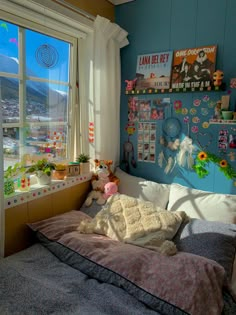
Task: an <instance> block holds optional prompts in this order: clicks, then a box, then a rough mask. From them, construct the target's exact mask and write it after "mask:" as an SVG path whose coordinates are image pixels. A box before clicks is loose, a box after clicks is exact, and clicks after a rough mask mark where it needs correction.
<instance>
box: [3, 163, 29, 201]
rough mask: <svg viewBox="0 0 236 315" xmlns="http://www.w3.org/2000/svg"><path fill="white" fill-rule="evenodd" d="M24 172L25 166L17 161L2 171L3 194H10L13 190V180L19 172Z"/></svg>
mask: <svg viewBox="0 0 236 315" xmlns="http://www.w3.org/2000/svg"><path fill="white" fill-rule="evenodd" d="M24 172H25V167H24V166H22V165H21V163H19V162H17V163H15V164H14V165H13V166H12V165H10V166H8V168H7V169H6V171H4V195H11V194H13V193H14V192H15V185H14V181H15V180H16V179H17V177H18V176H19V175H20V174H23V173H24Z"/></svg>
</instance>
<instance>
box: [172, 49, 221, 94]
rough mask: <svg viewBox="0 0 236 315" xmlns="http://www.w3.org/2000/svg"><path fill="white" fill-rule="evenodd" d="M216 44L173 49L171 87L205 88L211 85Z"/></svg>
mask: <svg viewBox="0 0 236 315" xmlns="http://www.w3.org/2000/svg"><path fill="white" fill-rule="evenodd" d="M216 51H217V46H216V45H214V46H203V47H197V48H188V49H181V50H175V51H174V55H173V63H172V74H171V88H172V89H184V88H201V87H202V88H204V87H205V88H206V87H209V86H211V85H212V78H213V73H214V72H215V63H216Z"/></svg>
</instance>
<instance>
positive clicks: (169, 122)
mask: <svg viewBox="0 0 236 315" xmlns="http://www.w3.org/2000/svg"><path fill="white" fill-rule="evenodd" d="M162 130H163V133H164V134H165V135H166V136H168V137H171V138H175V137H178V136H179V134H180V132H181V124H180V121H179V120H178V119H177V118H174V117H170V118H167V119H166V120H165V121H164V123H163V125H162Z"/></svg>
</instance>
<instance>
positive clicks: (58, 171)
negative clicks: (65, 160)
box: [52, 164, 67, 180]
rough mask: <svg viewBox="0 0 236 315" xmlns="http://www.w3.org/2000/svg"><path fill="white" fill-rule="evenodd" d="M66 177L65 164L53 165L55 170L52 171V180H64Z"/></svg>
mask: <svg viewBox="0 0 236 315" xmlns="http://www.w3.org/2000/svg"><path fill="white" fill-rule="evenodd" d="M66 175H67V167H66V165H65V164H55V169H54V170H53V171H52V178H53V179H58V180H64V178H65V176H66Z"/></svg>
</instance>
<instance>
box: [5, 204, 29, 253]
mask: <svg viewBox="0 0 236 315" xmlns="http://www.w3.org/2000/svg"><path fill="white" fill-rule="evenodd" d="M5 222H6V225H5V255H6V256H8V255H11V254H13V253H15V252H17V251H20V250H22V249H23V248H25V247H27V246H29V245H30V244H31V243H32V242H33V235H32V233H31V231H30V229H29V228H28V227H27V225H26V224H27V223H28V208H27V203H25V204H22V205H19V206H17V207H13V208H9V209H7V210H6V213H5Z"/></svg>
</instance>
